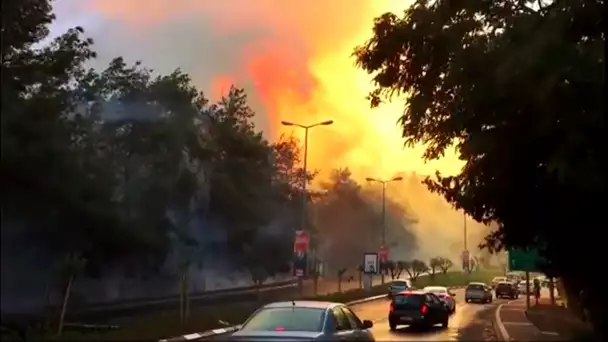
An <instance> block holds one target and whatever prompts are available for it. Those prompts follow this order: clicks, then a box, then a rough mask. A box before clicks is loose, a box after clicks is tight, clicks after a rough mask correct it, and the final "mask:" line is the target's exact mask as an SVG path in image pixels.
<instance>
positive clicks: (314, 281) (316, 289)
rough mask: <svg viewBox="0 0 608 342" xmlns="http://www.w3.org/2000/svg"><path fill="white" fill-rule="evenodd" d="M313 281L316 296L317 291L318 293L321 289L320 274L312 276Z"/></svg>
mask: <svg viewBox="0 0 608 342" xmlns="http://www.w3.org/2000/svg"><path fill="white" fill-rule="evenodd" d="M312 282H313V283H312V284H313V291H314V295H315V296H316V295H317V293H318V291H319V276H318V275H315V276H314V277H313V278H312Z"/></svg>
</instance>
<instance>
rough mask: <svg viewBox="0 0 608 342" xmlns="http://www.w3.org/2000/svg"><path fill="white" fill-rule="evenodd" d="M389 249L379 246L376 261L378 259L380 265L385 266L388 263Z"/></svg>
mask: <svg viewBox="0 0 608 342" xmlns="http://www.w3.org/2000/svg"><path fill="white" fill-rule="evenodd" d="M388 255H389V249H388V246H381V247H380V251H379V252H378V259H380V263H381V264H386V262H387V261H388Z"/></svg>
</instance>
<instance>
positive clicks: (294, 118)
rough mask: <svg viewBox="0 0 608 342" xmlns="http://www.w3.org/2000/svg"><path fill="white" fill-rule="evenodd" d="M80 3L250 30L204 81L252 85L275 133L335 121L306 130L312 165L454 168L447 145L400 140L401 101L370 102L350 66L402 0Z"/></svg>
mask: <svg viewBox="0 0 608 342" xmlns="http://www.w3.org/2000/svg"><path fill="white" fill-rule="evenodd" d="M87 6H89V7H90V8H92V9H94V10H95V11H98V12H100V13H102V14H103V15H104V16H106V17H110V18H112V19H114V20H121V21H122V22H124V23H127V24H128V25H129V26H130V27H131V28H133V29H137V30H139V31H140V32H144V33H145V32H146V30H147V29H148V28H150V27H153V26H154V25H156V24H158V23H159V22H167V21H170V20H180V18H182V17H183V16H184V15H186V14H188V15H193V14H197V15H200V18H201V19H200V20H201V21H205V22H206V23H208V24H209V25H210V27H211V29H212V30H213V32H214V34H217V35H218V36H219V37H226V39H227V40H228V39H230V37H231V35H234V34H236V33H239V32H240V33H242V32H246V31H247V32H249V31H251V32H257V34H253V35H252V38H251V39H249V40H248V41H247V42H245V43H243V44H241V45H240V46H236V47H235V50H234V52H235V53H238V54H240V58H239V60H240V65H238V66H235V67H234V68H232V70H231V72H230V73H229V74H226V73H222V74H218V75H215V77H214V78H213V79H212V80H208V86H211V87H212V88H213V91H212V94H214V95H217V94H222V92H225V91H226V90H227V88H228V84H229V83H230V82H235V83H236V84H237V86H239V85H241V84H251V85H252V86H253V87H254V90H255V93H256V94H257V95H258V97H259V99H258V100H259V101H260V103H261V105H262V106H263V108H256V109H258V111H263V112H265V113H266V115H267V118H266V122H268V126H269V127H268V129H269V131H270V133H271V138H276V137H277V136H279V135H280V134H281V133H288V134H292V133H293V134H294V135H296V136H298V137H300V138H303V134H304V132H303V130H302V129H295V130H294V128H293V127H283V126H281V125H280V122H281V121H282V120H285V121H291V122H296V123H299V124H303V125H308V124H313V123H316V122H319V121H325V120H329V119H331V120H334V124H333V125H331V126H321V127H315V128H313V129H311V130H310V132H309V145H308V165H309V167H310V168H313V169H319V170H322V171H327V170H330V169H332V168H336V167H349V168H350V169H351V171H352V172H353V174H354V175H355V176H356V177H358V178H364V177H368V176H371V177H377V178H389V177H392V176H393V175H395V174H396V173H399V172H403V171H415V172H417V173H421V174H431V173H433V172H434V171H435V170H440V171H441V172H443V173H447V174H454V173H457V172H459V171H460V169H461V167H462V162H461V161H459V160H458V159H457V158H456V155H455V154H454V153H448V154H447V155H446V156H445V157H444V158H442V159H441V160H437V161H432V162H429V163H425V162H424V161H423V160H422V159H421V153H422V151H423V147H422V146H417V147H415V148H408V149H404V148H403V138H401V131H400V128H399V127H398V125H397V119H398V118H399V116H400V114H401V113H402V110H403V105H404V103H403V102H402V101H398V102H394V103H390V104H387V105H383V106H382V107H380V108H377V109H374V110H371V109H370V108H369V104H368V102H367V101H366V100H365V98H364V97H365V95H366V94H367V93H368V92H369V90H370V89H371V85H370V76H369V75H367V74H365V73H364V72H362V71H360V70H358V69H357V68H356V67H355V66H354V60H353V58H352V57H351V53H352V51H353V48H354V46H356V45H358V44H361V43H363V42H364V41H365V40H366V39H367V38H369V37H370V36H371V25H372V20H373V18H374V17H376V16H378V15H380V14H382V13H384V12H386V11H392V12H395V13H399V12H400V11H402V10H404V9H405V8H406V7H407V6H408V2H407V1H396V0H357V1H352V0H333V1H323V0H310V1H307V2H301V1H295V0H281V1H279V0H255V1H254V0H224V1H211V0H173V1H166V0H129V1H119V0H88V3H87ZM193 34H195V33H193ZM176 39H187V38H186V37H176ZM180 53H182V52H180ZM183 53H188V52H183ZM210 53H213V52H212V51H211V52H210ZM302 141H303V139H302Z"/></svg>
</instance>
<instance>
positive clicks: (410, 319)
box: [401, 317, 414, 322]
mask: <svg viewBox="0 0 608 342" xmlns="http://www.w3.org/2000/svg"><path fill="white" fill-rule="evenodd" d="M401 320H402V321H404V322H411V321H413V320H414V319H413V318H412V317H401Z"/></svg>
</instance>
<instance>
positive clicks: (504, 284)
mask: <svg viewBox="0 0 608 342" xmlns="http://www.w3.org/2000/svg"><path fill="white" fill-rule="evenodd" d="M495 291H496V298H509V299H517V298H519V289H518V288H517V286H515V284H513V283H511V282H508V281H501V282H500V283H498V284H497V285H496V289H495Z"/></svg>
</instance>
